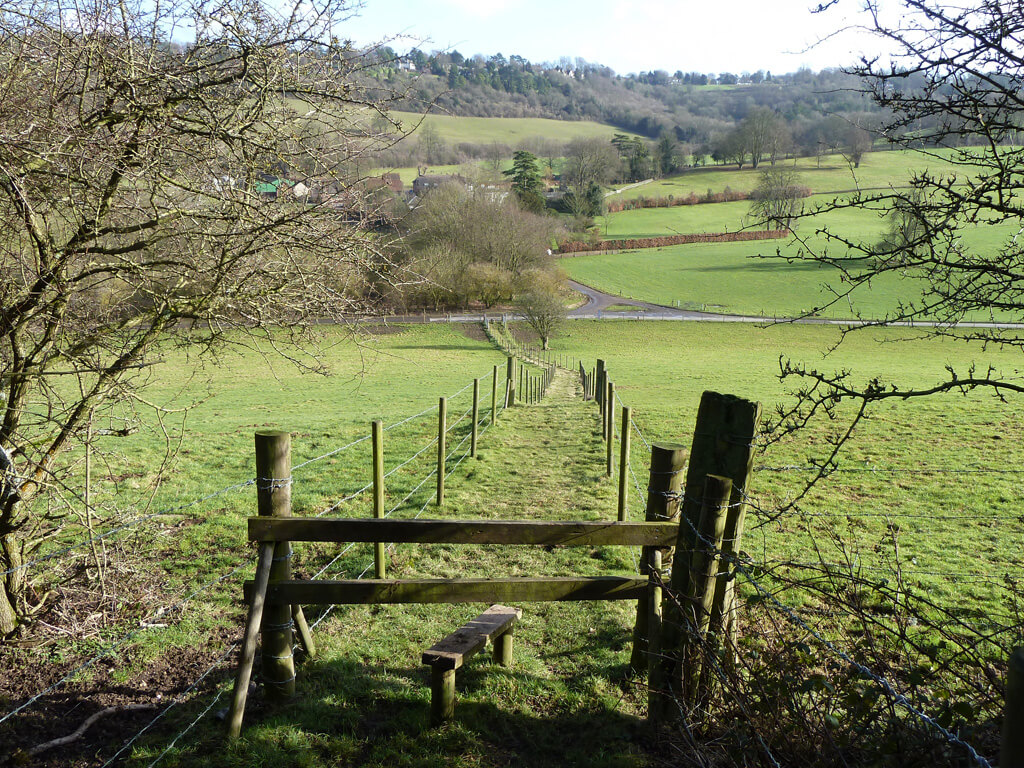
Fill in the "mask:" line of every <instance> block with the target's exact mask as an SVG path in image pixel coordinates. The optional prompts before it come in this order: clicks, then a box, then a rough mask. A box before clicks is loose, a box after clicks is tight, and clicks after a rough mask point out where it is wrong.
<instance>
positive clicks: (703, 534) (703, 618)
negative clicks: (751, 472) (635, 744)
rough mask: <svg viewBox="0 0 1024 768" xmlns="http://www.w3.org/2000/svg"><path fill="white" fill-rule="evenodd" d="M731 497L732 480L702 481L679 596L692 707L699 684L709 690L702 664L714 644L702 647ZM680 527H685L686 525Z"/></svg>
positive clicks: (683, 659)
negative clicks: (682, 590) (683, 586)
mask: <svg viewBox="0 0 1024 768" xmlns="http://www.w3.org/2000/svg"><path fill="white" fill-rule="evenodd" d="M731 493H732V480H730V479H729V478H727V477H719V476H718V475H708V476H707V477H706V478H705V482H704V493H703V499H702V502H701V513H700V523H699V524H698V526H697V536H696V542H695V546H694V548H693V551H692V552H691V553H690V557H689V563H687V564H686V566H687V567H688V569H689V578H688V581H689V591H688V592H687V593H686V594H685V595H681V596H680V597H681V600H682V604H683V605H682V608H683V635H682V642H681V644H680V660H681V661H680V663H681V664H682V670H683V688H682V691H683V700H684V701H685V702H686V703H687V704H688V705H689V706H691V707H692V706H693V705H695V704H697V698H698V696H697V688H698V680H700V683H701V685H702V686H703V687H704V690H705V691H707V690H710V686H711V676H710V674H709V672H710V670H709V669H708V668H707V666H706V665H705V663H704V662H705V660H706V661H707V662H713V659H712V658H711V655H712V653H713V649H714V648H716V647H717V643H710V644H708V645H704V641H705V639H706V638H707V634H708V627H709V625H710V623H711V601H712V600H713V599H714V596H715V585H716V584H717V583H718V581H719V577H718V570H719V562H720V559H721V554H720V553H721V549H722V536H723V534H724V533H725V519H726V516H727V515H728V513H729V496H730V494H731ZM683 525H686V522H685V521H684V522H683ZM679 556H680V559H679V560H677V563H678V564H679V566H683V565H684V562H683V559H682V553H679ZM702 646H703V650H707V657H705V656H704V655H703V654H702V652H701V651H702ZM709 648H710V649H712V650H708V649H709Z"/></svg>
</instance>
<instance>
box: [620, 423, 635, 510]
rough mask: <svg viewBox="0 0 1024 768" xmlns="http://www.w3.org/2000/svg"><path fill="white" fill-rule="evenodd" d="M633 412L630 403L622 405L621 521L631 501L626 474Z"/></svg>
mask: <svg viewBox="0 0 1024 768" xmlns="http://www.w3.org/2000/svg"><path fill="white" fill-rule="evenodd" d="M632 413H633V411H632V409H631V408H630V407H629V406H628V405H624V406H622V423H621V424H620V425H619V432H620V440H619V509H618V513H619V514H618V519H619V522H623V521H624V520H625V519H626V507H627V505H628V503H629V502H628V497H629V483H628V482H627V479H626V474H627V473H628V472H629V437H630V435H629V431H630V426H631V425H632V423H633V416H632Z"/></svg>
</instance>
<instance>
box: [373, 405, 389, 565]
mask: <svg viewBox="0 0 1024 768" xmlns="http://www.w3.org/2000/svg"><path fill="white" fill-rule="evenodd" d="M370 427H371V429H370V435H371V438H372V442H373V516H374V517H375V518H377V519H378V520H379V519H382V518H383V517H384V422H382V421H380V420H379V419H378V420H375V421H373V422H372V423H371V424H370ZM384 558H385V554H384V542H382V541H376V542H374V544H373V573H374V578H377V579H383V578H386V576H385V572H386V566H385V562H384Z"/></svg>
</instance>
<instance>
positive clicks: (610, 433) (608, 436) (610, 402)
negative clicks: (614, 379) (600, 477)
mask: <svg viewBox="0 0 1024 768" xmlns="http://www.w3.org/2000/svg"><path fill="white" fill-rule="evenodd" d="M604 411H605V428H604V439H605V444H606V445H605V454H606V456H605V470H604V473H605V475H606V476H607V477H611V476H612V465H613V464H614V456H615V448H614V444H615V385H614V384H612V383H611V382H610V381H609V382H608V388H607V389H606V390H605V406H604Z"/></svg>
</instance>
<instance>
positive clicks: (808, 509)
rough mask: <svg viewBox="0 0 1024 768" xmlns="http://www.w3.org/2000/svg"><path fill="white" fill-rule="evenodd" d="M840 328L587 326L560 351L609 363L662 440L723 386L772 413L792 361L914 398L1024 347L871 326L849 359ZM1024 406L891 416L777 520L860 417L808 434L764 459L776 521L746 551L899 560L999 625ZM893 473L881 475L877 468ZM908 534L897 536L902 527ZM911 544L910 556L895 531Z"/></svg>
mask: <svg viewBox="0 0 1024 768" xmlns="http://www.w3.org/2000/svg"><path fill="white" fill-rule="evenodd" d="M838 340H839V332H838V331H837V330H836V329H831V328H822V327H807V326H792V325H783V326H776V327H771V328H756V327H749V326H740V325H727V324H701V323H653V322H644V323H640V322H630V321H607V322H601V323H597V322H592V321H586V322H578V323H573V324H572V325H571V327H570V328H569V329H568V331H567V333H566V335H565V336H564V337H562V338H560V339H557V340H556V341H555V342H554V347H555V348H556V349H558V350H561V351H565V352H569V353H570V354H573V355H577V356H579V357H582V358H584V359H593V358H595V357H598V356H600V357H602V358H603V359H605V360H606V361H607V363H608V367H609V370H610V376H611V378H612V380H613V381H614V382H615V383H616V387H617V391H618V393H619V395H620V397H621V399H622V401H623V402H624V403H625V404H627V405H630V406H631V407H632V408H633V409H634V419H635V421H636V422H637V423H638V425H639V426H640V428H641V429H642V430H643V432H644V434H645V437H646V439H647V440H648V441H654V440H663V441H669V442H682V443H684V444H689V438H690V434H691V433H692V429H693V419H694V418H695V415H696V408H697V405H698V403H699V398H700V393H701V392H702V391H704V390H716V391H721V392H729V393H732V394H736V395H739V396H741V397H746V398H749V399H755V400H759V401H761V402H762V404H763V405H764V408H765V412H766V415H767V414H771V413H772V411H773V407H774V406H775V404H786V403H788V402H791V397H790V396H789V395H788V394H787V389H786V385H784V384H783V383H782V382H780V381H778V379H777V377H776V375H775V374H776V373H777V371H778V365H779V356H780V355H786V356H789V357H792V358H793V359H795V360H802V361H805V362H807V364H808V365H809V366H813V367H815V368H817V369H819V370H829V371H831V370H849V371H850V376H851V382H860V383H862V384H863V383H865V382H867V381H868V380H869V379H870V378H871V377H873V376H876V375H881V376H882V380H883V381H885V382H895V383H898V384H899V386H900V387H901V388H903V389H905V388H907V387H909V386H912V385H913V386H927V385H931V384H934V383H936V382H938V381H940V380H941V379H942V378H943V377H944V375H945V372H944V366H945V365H947V364H948V365H952V366H954V367H955V368H957V369H958V370H960V371H964V370H966V368H967V366H969V365H970V364H971V363H972V362H974V361H977V362H979V363H981V364H982V369H984V365H985V364H987V363H989V362H991V363H992V364H993V365H994V366H996V367H997V368H998V369H1000V370H1002V371H1003V372H1004V373H1007V374H1009V375H1013V373H1014V372H1015V371H1016V370H1018V368H1019V365H1020V356H1019V353H1015V352H1012V351H1006V352H1002V353H1000V352H994V351H992V350H989V351H987V352H983V351H982V350H981V349H980V348H979V347H978V346H976V345H967V344H965V343H963V342H957V341H954V340H926V339H922V338H921V334H920V333H918V332H911V331H906V332H900V331H895V330H889V331H861V332H857V333H855V334H853V335H852V336H850V337H848V338H847V339H846V341H844V342H843V343H842V344H841V345H840V346H839V347H838V348H837V349H836V350H835V351H834V352H831V353H830V354H827V355H826V352H827V351H828V350H829V349H831V347H832V346H833V345H834V344H835V343H836V342H837V341H838ZM1022 415H1024V403H1020V402H1018V401H1012V400H1011V401H1010V402H1001V401H1000V400H999V399H997V398H995V397H992V396H991V395H990V394H986V393H983V392H975V393H972V394H970V395H967V396H963V395H959V394H956V395H947V396H942V397H932V398H926V399H923V400H914V401H909V402H902V401H899V400H890V401H886V403H884V404H881V405H879V406H877V407H875V408H874V409H873V410H872V412H871V417H870V418H869V419H868V420H867V421H865V422H863V424H862V426H861V428H860V429H859V430H858V431H857V433H856V434H855V435H854V437H853V439H851V440H850V442H849V443H848V444H847V446H846V447H845V448H844V450H843V452H842V454H841V458H840V468H841V471H840V472H839V473H836V474H834V475H832V476H831V477H829V478H828V479H827V480H826V481H824V482H822V483H821V484H820V485H819V486H817V487H816V488H815V489H814V490H812V491H811V493H810V494H809V495H808V497H807V498H806V499H805V500H804V501H802V502H801V504H800V508H801V509H802V510H803V511H804V512H805V513H806V515H801V514H798V513H795V512H791V513H790V514H787V515H785V516H784V517H782V518H780V519H779V520H778V521H771V520H770V515H769V514H768V513H769V512H770V510H771V509H773V508H774V507H776V506H778V504H780V503H782V502H784V501H785V500H787V499H790V498H792V497H793V495H794V494H795V493H797V492H798V491H799V490H800V489H801V488H802V486H803V483H805V482H806V481H807V480H808V479H810V477H811V475H812V473H811V472H809V471H807V470H806V469H801V468H807V467H809V466H810V461H811V459H813V458H817V459H821V458H823V457H824V456H825V455H827V452H828V451H829V449H830V444H829V442H828V441H829V439H830V438H831V437H834V436H835V435H836V434H838V433H840V432H841V431H842V430H843V429H844V426H845V421H844V419H846V418H848V417H849V416H850V411H849V409H847V408H840V409H839V411H838V414H837V416H838V418H837V419H836V420H835V421H834V422H833V421H829V420H828V419H824V418H822V419H818V420H817V421H816V422H815V423H813V424H812V426H811V427H810V428H808V429H805V430H802V431H800V432H798V433H797V434H796V435H794V436H793V437H792V438H788V439H786V440H784V441H783V442H782V443H781V444H779V445H777V446H773V447H772V448H770V449H769V450H768V451H767V452H766V453H765V454H764V455H763V456H759V457H758V459H757V462H756V463H757V464H758V465H759V466H761V467H763V469H761V470H759V471H758V472H757V473H756V474H755V478H754V481H753V488H754V493H755V496H756V498H757V501H758V504H760V505H761V506H763V507H764V509H765V510H766V512H765V513H760V514H759V515H758V518H759V520H758V523H757V524H755V525H754V526H752V527H751V535H750V536H748V538H747V541H746V545H745V547H744V548H745V549H747V551H748V552H749V553H750V554H751V556H752V558H753V559H754V561H755V562H769V563H771V562H775V561H794V562H815V561H817V560H818V555H817V554H816V553H815V548H816V547H818V548H820V550H821V552H822V555H821V557H822V559H824V560H825V561H826V562H847V560H848V558H849V562H851V563H856V565H857V568H858V569H859V570H860V572H861V573H862V574H866V575H868V576H869V577H877V578H886V577H888V578H892V573H893V567H894V563H895V562H896V561H897V559H898V562H899V565H900V567H901V568H902V569H903V576H904V577H905V578H906V579H907V580H908V583H911V584H913V585H917V586H918V587H920V588H921V589H923V590H925V592H926V593H927V594H930V595H931V596H933V597H934V598H935V599H936V600H937V601H938V602H939V603H940V604H941V605H942V606H944V607H945V608H947V609H948V610H950V611H953V612H954V613H955V614H957V615H959V616H961V617H963V618H964V619H965V620H968V621H972V622H978V624H979V626H987V625H988V622H990V621H991V622H993V623H995V622H997V621H998V620H999V619H1002V618H1006V616H1007V611H1012V606H1010V605H1009V604H1007V603H1006V602H1004V598H1005V597H1006V593H1005V592H1004V590H1003V589H1002V588H1001V587H1000V584H1001V582H1002V580H1003V577H1004V575H1007V576H1009V577H1010V578H1011V579H1012V580H1014V581H1017V580H1018V578H1019V575H1020V573H1021V567H1022V566H1024V558H1022V556H1021V551H1020V548H1019V546H1018V545H1017V542H1018V541H1019V537H1020V535H1021V534H1022V533H1024V531H1022V528H1024V518H1022V517H1021V515H1020V513H1019V510H1018V509H1017V508H1016V504H1015V502H1014V499H1015V498H1016V496H1017V493H1018V490H1017V489H1018V488H1019V479H1020V476H1021V473H1022V472H1024V449H1022V448H1021V437H1022V435H1021V431H1022V430H1021V423H1022V421H1021V417H1022ZM633 442H634V446H635V447H636V449H637V455H635V456H634V469H635V471H636V472H637V474H638V477H639V478H640V482H641V485H642V484H643V482H644V475H643V470H644V458H643V457H644V448H643V447H642V444H641V443H639V442H638V440H637V439H636V436H634V441H633ZM876 470H881V471H876ZM890 526H894V527H890ZM894 534H895V540H896V541H898V544H899V549H898V552H897V550H896V548H895V546H894V539H893V536H894Z"/></svg>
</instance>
